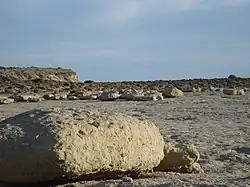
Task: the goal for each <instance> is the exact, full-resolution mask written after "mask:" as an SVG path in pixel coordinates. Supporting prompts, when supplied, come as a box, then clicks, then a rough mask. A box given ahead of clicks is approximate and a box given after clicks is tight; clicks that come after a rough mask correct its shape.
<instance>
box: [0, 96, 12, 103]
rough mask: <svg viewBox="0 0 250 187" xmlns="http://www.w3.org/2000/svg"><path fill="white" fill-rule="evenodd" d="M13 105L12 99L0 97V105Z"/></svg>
mask: <svg viewBox="0 0 250 187" xmlns="http://www.w3.org/2000/svg"><path fill="white" fill-rule="evenodd" d="M10 103H14V99H12V98H8V97H0V104H10Z"/></svg>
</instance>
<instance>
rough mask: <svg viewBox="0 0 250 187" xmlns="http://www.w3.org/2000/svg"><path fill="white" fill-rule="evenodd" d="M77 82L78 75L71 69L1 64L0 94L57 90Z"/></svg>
mask: <svg viewBox="0 0 250 187" xmlns="http://www.w3.org/2000/svg"><path fill="white" fill-rule="evenodd" d="M77 83H78V77H77V75H76V73H75V72H74V71H72V70H70V69H62V68H36V67H29V68H13V67H10V68H5V67H1V66H0V94H1V93H11V94H12V93H22V92H35V93H38V92H45V91H49V90H54V91H56V90H60V89H62V88H69V87H70V85H72V84H77Z"/></svg>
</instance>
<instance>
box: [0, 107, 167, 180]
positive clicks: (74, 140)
mask: <svg viewBox="0 0 250 187" xmlns="http://www.w3.org/2000/svg"><path fill="white" fill-rule="evenodd" d="M0 150H1V151H0V181H1V182H9V183H19V184H20V183H31V182H46V181H51V180H57V181H58V180H63V179H64V180H65V179H67V180H72V179H81V177H86V176H88V175H89V174H92V175H94V174H97V175H98V174H102V172H104V173H103V175H104V177H105V172H111V173H112V172H117V173H119V172H121V173H122V172H126V173H128V174H129V173H130V172H131V173H135V172H136V173H140V172H146V171H150V170H152V169H153V168H154V167H156V166H158V165H159V163H160V161H161V160H162V159H163V157H164V152H163V150H164V140H163V137H162V136H161V134H160V132H159V129H158V128H157V127H156V126H155V125H154V124H153V123H152V122H150V121H147V120H139V119H137V118H135V117H130V116H125V115H123V114H119V113H114V112H113V111H105V110H97V109H96V110H94V109H93V110H90V109H83V108H78V109H74V108H52V109H46V108H40V109H34V110H30V111H27V112H25V113H21V114H19V115H16V116H13V117H10V118H8V119H5V120H3V121H1V122H0ZM85 179H86V178H85ZM92 179H93V177H92Z"/></svg>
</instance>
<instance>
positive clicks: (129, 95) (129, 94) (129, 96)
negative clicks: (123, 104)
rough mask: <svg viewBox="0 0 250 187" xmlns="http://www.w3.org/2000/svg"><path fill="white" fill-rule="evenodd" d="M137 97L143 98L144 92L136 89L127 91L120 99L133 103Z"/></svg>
mask: <svg viewBox="0 0 250 187" xmlns="http://www.w3.org/2000/svg"><path fill="white" fill-rule="evenodd" d="M136 96H143V94H142V92H140V91H139V90H136V89H126V90H124V91H123V92H122V94H121V95H120V99H126V100H128V101H132V100H134V98H135V97H136Z"/></svg>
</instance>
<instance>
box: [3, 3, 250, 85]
mask: <svg viewBox="0 0 250 187" xmlns="http://www.w3.org/2000/svg"><path fill="white" fill-rule="evenodd" d="M0 3H1V5H0V65H4V66H42V67H46V66H50V67H51V66H52V67H58V66H60V67H65V68H72V69H73V70H74V71H76V72H77V74H78V75H79V77H80V79H81V80H86V79H91V80H96V81H119V80H154V79H182V78H199V77H207V78H210V77H227V76H228V75H229V74H236V75H238V76H242V77H250V0H105V1H104V0H53V1H52V0H0Z"/></svg>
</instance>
